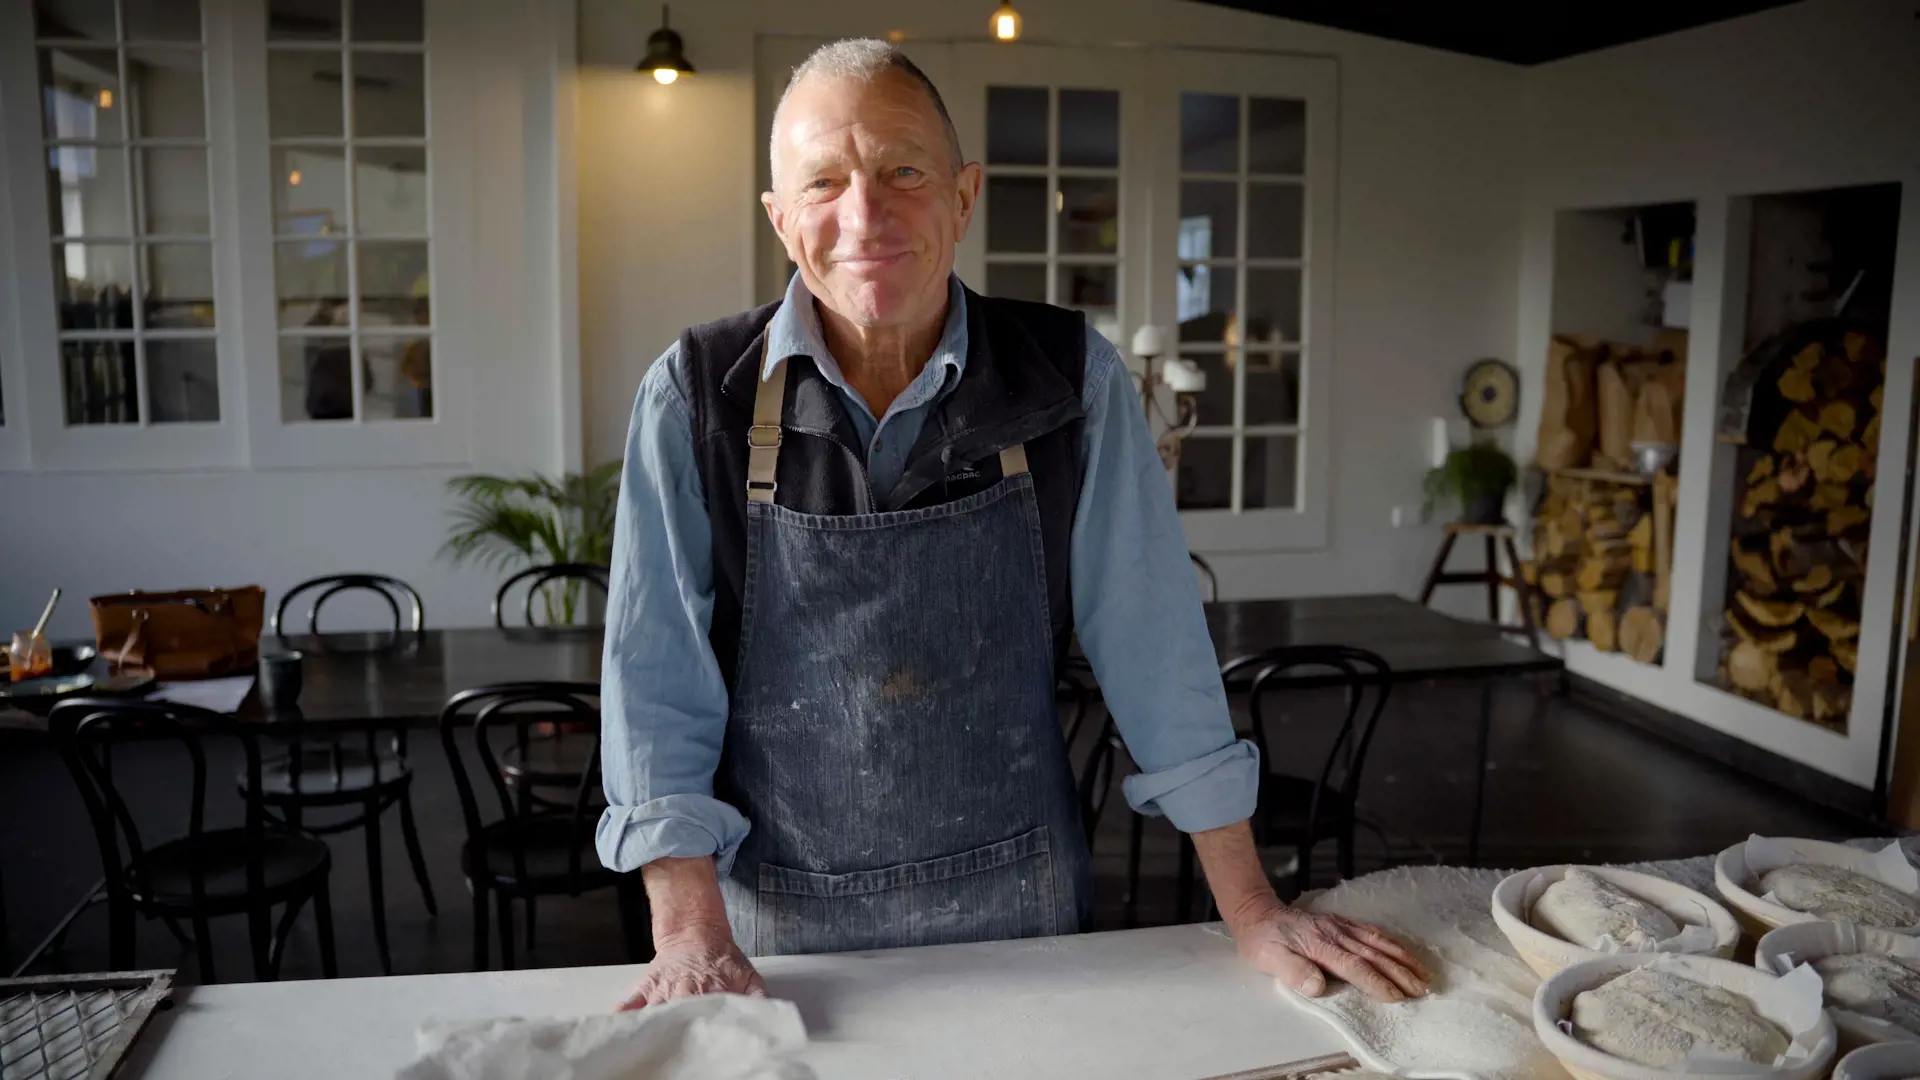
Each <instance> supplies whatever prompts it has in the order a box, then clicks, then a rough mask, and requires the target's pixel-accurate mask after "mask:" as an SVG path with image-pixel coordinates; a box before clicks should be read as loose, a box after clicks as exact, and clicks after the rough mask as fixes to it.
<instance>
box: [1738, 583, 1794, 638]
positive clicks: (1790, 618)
mask: <svg viewBox="0 0 1920 1080" xmlns="http://www.w3.org/2000/svg"><path fill="white" fill-rule="evenodd" d="M1733 596H1734V599H1735V600H1736V601H1737V602H1738V603H1739V604H1740V607H1741V609H1742V610H1744V611H1745V612H1746V613H1747V616H1748V617H1749V618H1751V619H1752V620H1753V621H1754V622H1756V623H1759V624H1760V625H1761V626H1771V627H1773V628H1774V629H1776V630H1777V629H1779V628H1781V627H1784V626H1792V625H1793V624H1794V623H1797V622H1799V621H1800V616H1802V615H1804V614H1806V611H1807V606H1806V605H1805V604H1801V603H1796V602H1794V601H1792V600H1761V599H1758V598H1757V597H1754V596H1753V595H1751V594H1749V593H1747V592H1746V591H1744V590H1742V591H1740V592H1737V593H1734V594H1733Z"/></svg>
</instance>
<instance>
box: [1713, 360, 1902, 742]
mask: <svg viewBox="0 0 1920 1080" xmlns="http://www.w3.org/2000/svg"><path fill="white" fill-rule="evenodd" d="M1789 355H1790V359H1789V360H1788V361H1787V362H1786V363H1785V364H1784V365H1779V366H1780V367H1782V368H1783V370H1780V371H1779V372H1778V374H1777V376H1776V375H1775V374H1774V372H1773V371H1772V370H1769V371H1768V372H1767V376H1768V377H1767V378H1765V379H1763V380H1762V381H1761V382H1760V384H1759V385H1757V386H1756V387H1755V389H1754V394H1755V403H1756V406H1755V409H1754V412H1755V415H1756V420H1757V421H1758V422H1759V426H1760V428H1761V429H1760V430H1750V431H1749V433H1748V446H1747V449H1746V450H1745V451H1743V452H1742V454H1741V468H1742V470H1743V474H1744V476H1743V481H1744V482H1743V485H1742V487H1743V490H1742V491H1741V492H1740V494H1739V505H1738V509H1739V516H1738V518H1737V519H1736V521H1735V524H1734V529H1733V539H1732V549H1731V552H1730V557H1731V563H1730V570H1729V574H1728V584H1727V609H1726V626H1727V630H1728V635H1727V638H1726V647H1725V652H1724V656H1723V663H1722V668H1721V675H1722V679H1723V680H1724V683H1725V685H1727V686H1728V687H1729V688H1730V689H1732V690H1734V691H1735V692H1737V693H1739V694H1741V695H1743V696H1745V697H1748V698H1751V699H1753V700H1755V701H1759V702H1761V703H1763V704H1766V705H1770V706H1772V707H1773V708H1776V709H1778V710H1780V711H1781V712H1783V713H1786V714H1787V715H1789V716H1793V717H1797V718H1800V719H1804V720H1811V721H1814V722H1815V723H1818V724H1822V725H1826V726H1829V727H1834V728H1844V727H1845V725H1846V721H1847V714H1848V712H1849V710H1850V709H1851V707H1852V699H1853V674H1854V669H1855V665H1856V663H1857V658H1858V647H1859V636H1860V606H1861V601H1862V591H1863V590H1862V585H1863V582H1864V581H1865V578H1866V565H1867V533H1868V529H1869V527H1870V526H1871V524H1872V519H1873V490H1874V474H1875V470H1876V464H1877V463H1876V455H1877V451H1878V449H1879V445H1880V406H1881V401H1882V392H1883V384H1884V381H1885V378H1886V364H1885V360H1884V359H1883V358H1882V356H1881V353H1880V350H1879V348H1878V347H1877V345H1875V344H1874V343H1873V342H1872V341H1871V340H1869V339H1868V338H1867V337H1866V336H1865V335H1863V334H1860V333H1858V332H1854V331H1847V332H1845V333H1844V334H1829V335H1823V336H1816V337H1815V338H1814V339H1813V340H1808V341H1805V342H1804V343H1803V344H1801V345H1800V346H1799V347H1798V348H1797V349H1795V350H1794V351H1792V352H1791V353H1790V354H1789ZM1762 399H1770V400H1764V401H1763V400H1762ZM1761 406H1765V407H1761ZM1767 428H1770V429H1771V430H1770V431H1768V430H1765V429H1767Z"/></svg>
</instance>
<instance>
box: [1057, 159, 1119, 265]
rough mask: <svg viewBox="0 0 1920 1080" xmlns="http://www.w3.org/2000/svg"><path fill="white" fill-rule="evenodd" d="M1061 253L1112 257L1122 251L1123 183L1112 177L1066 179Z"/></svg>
mask: <svg viewBox="0 0 1920 1080" xmlns="http://www.w3.org/2000/svg"><path fill="white" fill-rule="evenodd" d="M1056 205H1057V206H1059V207H1060V250H1061V251H1063V252H1073V253H1076V254H1091V253H1099V254H1112V253H1113V252H1115V251H1118V250H1119V247H1120V181H1119V180H1118V179H1114V178H1108V177H1087V176H1063V177H1061V178H1060V194H1059V196H1058V197H1057V200H1056Z"/></svg>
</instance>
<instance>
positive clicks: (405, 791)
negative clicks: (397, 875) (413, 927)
mask: <svg viewBox="0 0 1920 1080" xmlns="http://www.w3.org/2000/svg"><path fill="white" fill-rule="evenodd" d="M400 835H401V837H402V838H404V839H405V840H406V842H407V858H408V859H410V860H412V862H413V880H415V881H417V882H419V883H420V899H422V900H424V901H426V904H427V914H428V915H429V916H433V917H438V916H439V914H440V905H438V904H436V903H434V902H433V880H432V879H431V878H429V877H427V856H426V853H425V852H423V851H422V850H421V849H420V828H419V826H417V825H415V824H414V823H413V785H412V784H408V785H407V786H406V787H404V788H401V789H400Z"/></svg>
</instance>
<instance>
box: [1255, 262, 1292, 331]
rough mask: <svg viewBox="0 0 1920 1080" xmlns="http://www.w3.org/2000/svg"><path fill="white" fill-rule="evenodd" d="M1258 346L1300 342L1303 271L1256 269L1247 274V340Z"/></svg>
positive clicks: (1272, 268)
mask: <svg viewBox="0 0 1920 1080" xmlns="http://www.w3.org/2000/svg"><path fill="white" fill-rule="evenodd" d="M1246 340H1247V342H1248V343H1249V344H1251V343H1254V342H1261V341H1266V342H1278V341H1286V342H1296V341H1299V340H1300V271H1299V270H1295V269H1289V268H1285V267H1279V268H1275V267H1256V268H1254V269H1251V270H1248V271H1247V336H1246Z"/></svg>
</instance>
